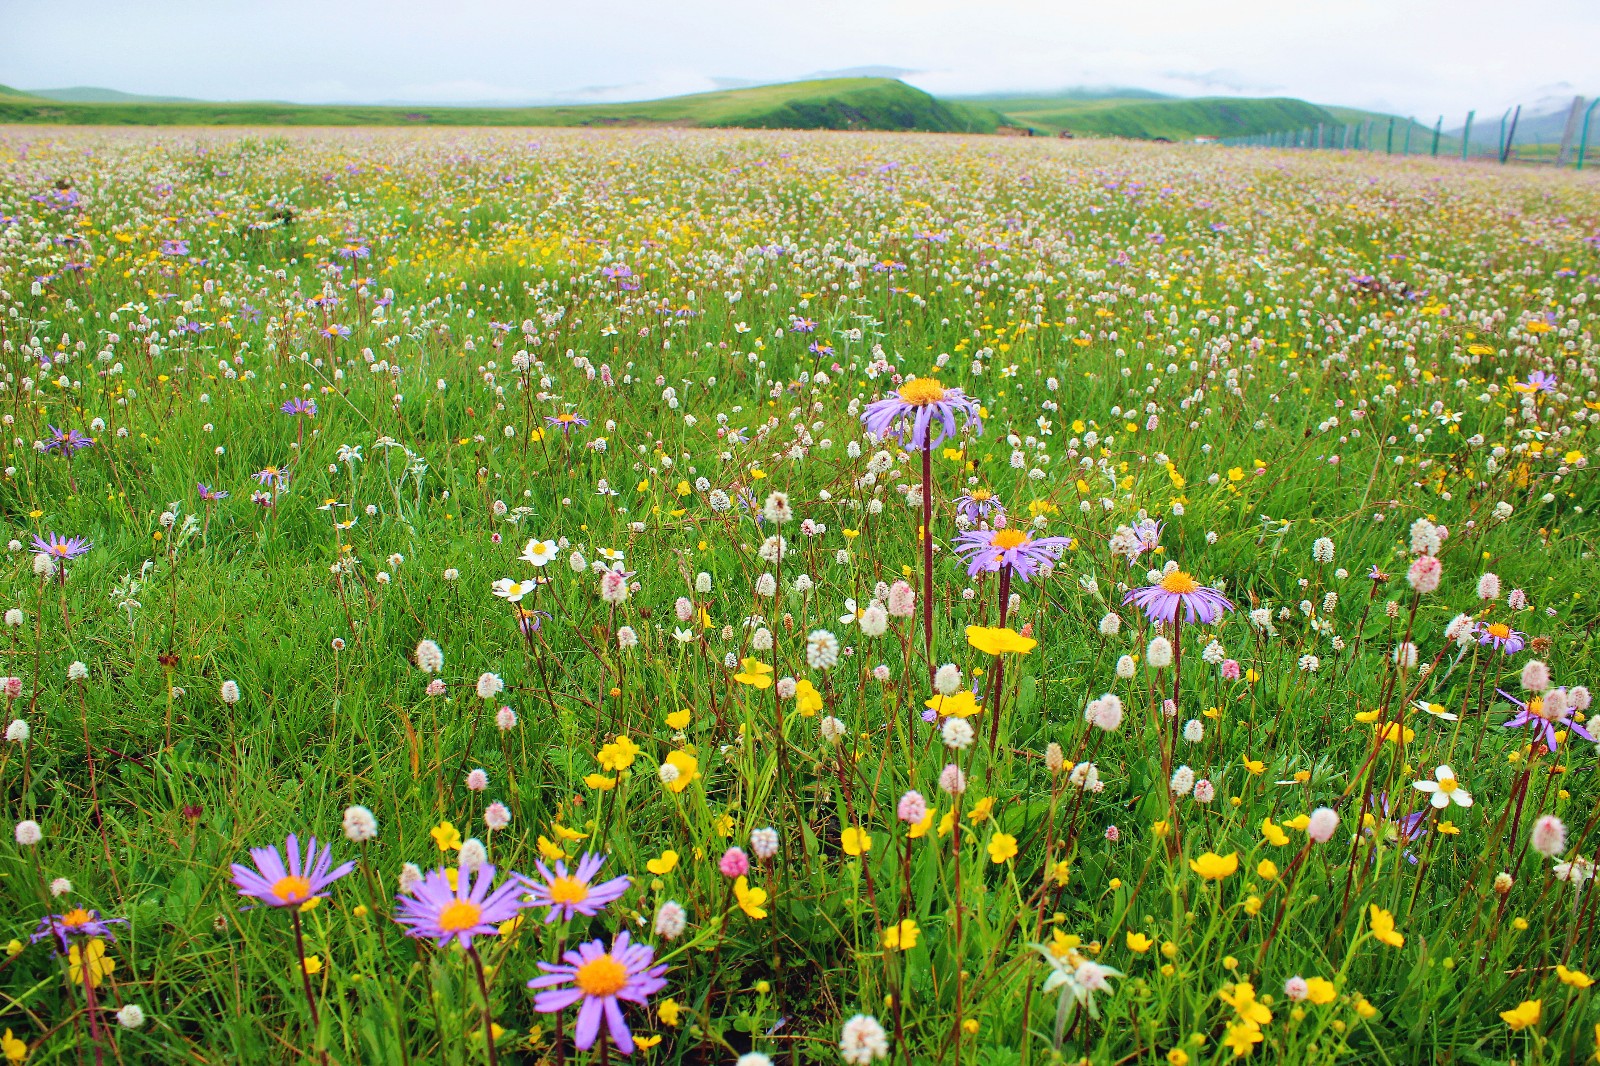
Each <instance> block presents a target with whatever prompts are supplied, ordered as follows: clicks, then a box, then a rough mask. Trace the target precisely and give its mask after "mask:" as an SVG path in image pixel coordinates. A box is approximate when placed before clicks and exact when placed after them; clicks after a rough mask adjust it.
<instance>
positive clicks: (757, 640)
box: [750, 626, 772, 651]
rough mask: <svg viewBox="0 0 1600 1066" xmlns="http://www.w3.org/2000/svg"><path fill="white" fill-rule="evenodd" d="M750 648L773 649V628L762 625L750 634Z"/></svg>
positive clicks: (753, 649)
mask: <svg viewBox="0 0 1600 1066" xmlns="http://www.w3.org/2000/svg"><path fill="white" fill-rule="evenodd" d="M750 649H751V650H752V651H771V650H772V630H770V629H768V628H767V627H766V626H762V627H761V628H759V629H757V630H756V631H755V632H754V633H751V634H750Z"/></svg>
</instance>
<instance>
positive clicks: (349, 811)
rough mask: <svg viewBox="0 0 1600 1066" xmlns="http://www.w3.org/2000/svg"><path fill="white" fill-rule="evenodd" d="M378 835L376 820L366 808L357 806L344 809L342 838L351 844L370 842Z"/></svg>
mask: <svg viewBox="0 0 1600 1066" xmlns="http://www.w3.org/2000/svg"><path fill="white" fill-rule="evenodd" d="M377 835H378V819H377V818H376V817H375V816H374V815H373V813H372V812H371V811H369V810H368V809H367V808H365V807H362V806H360V805H359V804H358V805H354V806H350V807H346V808H345V809H344V837H345V839H346V840H348V841H350V843H352V844H360V843H363V842H365V841H368V840H372V839H373V838H374V837H376V836H377Z"/></svg>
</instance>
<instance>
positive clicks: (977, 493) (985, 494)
mask: <svg viewBox="0 0 1600 1066" xmlns="http://www.w3.org/2000/svg"><path fill="white" fill-rule="evenodd" d="M993 495H994V493H992V492H990V491H989V490H988V489H973V490H972V498H973V499H974V500H977V501H978V502H980V503H981V502H983V501H984V500H987V499H989V498H991V497H992V496H993Z"/></svg>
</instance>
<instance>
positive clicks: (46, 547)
mask: <svg viewBox="0 0 1600 1066" xmlns="http://www.w3.org/2000/svg"><path fill="white" fill-rule="evenodd" d="M45 536H47V537H49V538H50V539H49V540H40V539H39V535H38V534H37V533H35V534H34V536H33V554H35V555H48V556H49V557H50V558H51V559H54V560H55V561H56V562H58V563H64V562H70V561H71V560H73V559H76V558H77V557H78V556H80V555H82V554H83V553H84V552H86V551H88V550H89V549H90V548H92V547H94V545H93V544H92V543H90V542H89V541H87V540H84V539H83V538H82V537H58V536H56V535H55V534H54V533H46V534H45Z"/></svg>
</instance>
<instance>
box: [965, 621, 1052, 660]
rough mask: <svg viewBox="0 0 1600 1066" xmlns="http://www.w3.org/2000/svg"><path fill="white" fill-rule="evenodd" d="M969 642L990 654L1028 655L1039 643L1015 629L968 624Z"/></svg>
mask: <svg viewBox="0 0 1600 1066" xmlns="http://www.w3.org/2000/svg"><path fill="white" fill-rule="evenodd" d="M967 643H968V644H970V645H972V646H973V647H974V648H977V649H978V650H979V651H981V652H984V653H985V654H988V655H1026V654H1028V653H1029V652H1030V651H1032V650H1033V649H1034V648H1035V647H1037V646H1038V644H1039V642H1038V641H1037V640H1034V639H1033V638H1032V637H1025V636H1023V635H1022V634H1021V633H1018V632H1017V631H1016V630H1014V629H1005V628H999V627H991V626H968V627H967Z"/></svg>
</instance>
